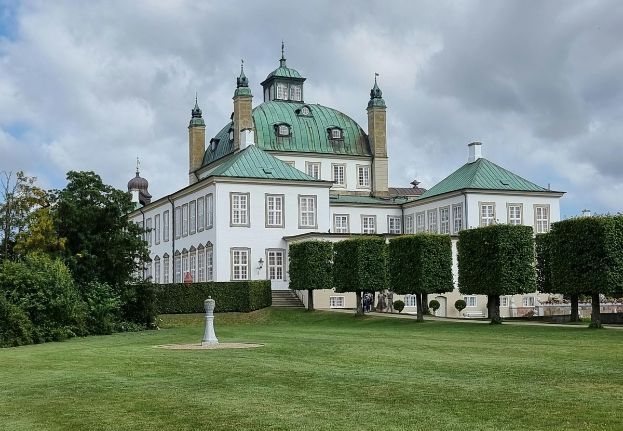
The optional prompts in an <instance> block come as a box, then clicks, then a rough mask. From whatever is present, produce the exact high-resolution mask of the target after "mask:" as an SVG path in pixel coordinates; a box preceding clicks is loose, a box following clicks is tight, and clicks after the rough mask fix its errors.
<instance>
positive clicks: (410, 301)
mask: <svg viewBox="0 0 623 431" xmlns="http://www.w3.org/2000/svg"><path fill="white" fill-rule="evenodd" d="M405 307H417V295H405Z"/></svg>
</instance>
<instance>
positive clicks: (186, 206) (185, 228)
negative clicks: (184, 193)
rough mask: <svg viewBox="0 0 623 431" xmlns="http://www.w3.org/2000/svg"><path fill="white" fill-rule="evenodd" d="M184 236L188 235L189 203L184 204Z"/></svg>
mask: <svg viewBox="0 0 623 431" xmlns="http://www.w3.org/2000/svg"><path fill="white" fill-rule="evenodd" d="M182 236H183V237H184V236H188V204H184V205H182Z"/></svg>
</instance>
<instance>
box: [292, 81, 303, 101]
mask: <svg viewBox="0 0 623 431" xmlns="http://www.w3.org/2000/svg"><path fill="white" fill-rule="evenodd" d="M301 96H302V91H301V86H300V85H290V100H294V101H295V102H300V101H301V99H302V97H301Z"/></svg>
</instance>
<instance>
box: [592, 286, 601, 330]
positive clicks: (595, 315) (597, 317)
mask: <svg viewBox="0 0 623 431" xmlns="http://www.w3.org/2000/svg"><path fill="white" fill-rule="evenodd" d="M599 305H600V304H599V293H593V294H592V295H591V324H590V327H591V328H601V311H600V310H599Z"/></svg>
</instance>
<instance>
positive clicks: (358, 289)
mask: <svg viewBox="0 0 623 431" xmlns="http://www.w3.org/2000/svg"><path fill="white" fill-rule="evenodd" d="M333 250H334V258H333V284H334V285H335V290H336V292H355V295H356V297H357V311H356V313H357V314H359V315H360V314H363V307H362V304H361V295H362V292H370V293H374V292H380V291H382V290H385V289H386V288H387V245H386V244H385V240H384V239H383V238H377V237H361V238H355V239H347V240H344V241H340V242H336V243H335V244H334V245H333Z"/></svg>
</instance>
